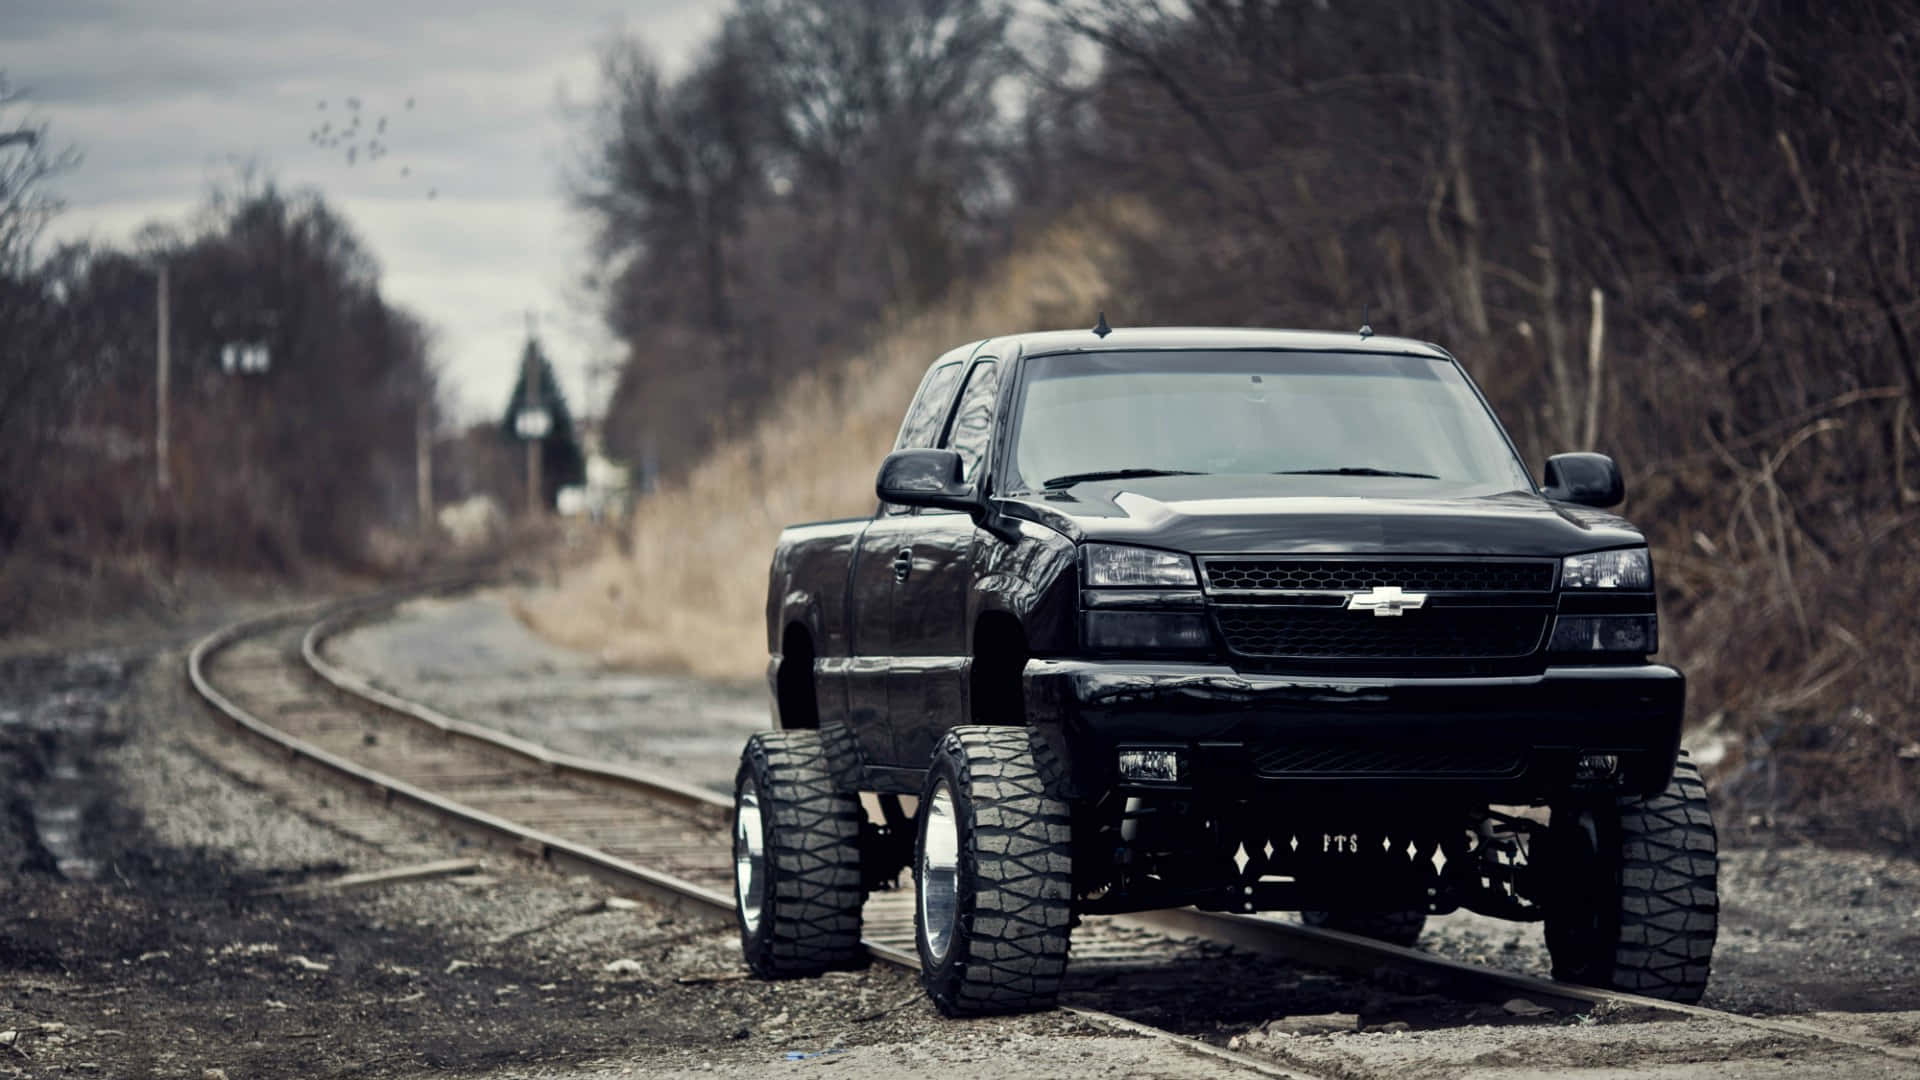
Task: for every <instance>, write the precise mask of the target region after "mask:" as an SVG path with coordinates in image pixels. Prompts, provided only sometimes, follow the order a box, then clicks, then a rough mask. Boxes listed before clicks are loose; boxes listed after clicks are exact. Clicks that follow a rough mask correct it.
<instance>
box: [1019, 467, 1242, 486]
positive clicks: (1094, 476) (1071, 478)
mask: <svg viewBox="0 0 1920 1080" xmlns="http://www.w3.org/2000/svg"><path fill="white" fill-rule="evenodd" d="M1205 475H1206V474H1205V473H1198V472H1194V471H1193V470H1192V469H1102V470H1100V471H1098V472H1076V473H1068V474H1066V475H1065V476H1056V477H1054V478H1053V479H1051V480H1047V481H1044V482H1042V483H1041V485H1040V486H1041V487H1045V488H1063V487H1072V486H1073V485H1075V484H1078V483H1082V482H1084V481H1087V480H1131V479H1133V478H1134V477H1137V476H1205Z"/></svg>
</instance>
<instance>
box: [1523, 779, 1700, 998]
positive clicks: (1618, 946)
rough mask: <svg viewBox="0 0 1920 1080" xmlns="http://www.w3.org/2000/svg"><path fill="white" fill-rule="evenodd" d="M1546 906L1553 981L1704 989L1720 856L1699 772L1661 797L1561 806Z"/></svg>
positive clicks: (1676, 991)
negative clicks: (1551, 883)
mask: <svg viewBox="0 0 1920 1080" xmlns="http://www.w3.org/2000/svg"><path fill="white" fill-rule="evenodd" d="M1549 840H1550V845H1551V846H1550V851H1551V857H1552V862H1551V864H1550V866H1548V867H1545V868H1543V869H1546V870H1547V871H1548V872H1549V873H1550V877H1551V880H1552V881H1553V886H1552V888H1553V892H1552V893H1551V894H1550V897H1549V902H1548V904H1547V905H1546V907H1547V911H1546V938H1547V950H1548V952H1549V954H1550V955H1551V956H1552V957H1553V977H1554V978H1556V979H1562V980H1565V981H1567V982H1576V983H1582V984H1585V985H1588V986H1603V987H1608V988H1610V989H1614V990H1624V991H1627V992H1628V993H1634V994H1644V995H1646V996H1648V997H1656V998H1663V999H1665V1000H1668V1001H1680V1002H1695V1001H1699V1000H1700V995H1701V994H1703V993H1705V992H1706V989H1707V974H1708V968H1709V966H1710V964H1711V962H1712V959H1713V940H1714V935H1715V932H1716V929H1717V926H1718V923H1719V912H1720V896H1719V887H1718V867H1719V860H1718V857H1717V854H1716V847H1715V837H1714V831H1713V815H1712V813H1711V812H1710V811H1709V809H1708V806H1707V788H1706V785H1705V784H1704V783H1702V782H1701V780H1700V770H1699V769H1697V768H1696V767H1695V766H1694V764H1693V762H1691V761H1689V760H1688V759H1687V757H1686V755H1685V754H1684V753H1683V754H1681V755H1680V759H1679V761H1678V762H1677V763H1676V764H1675V765H1674V770H1673V779H1672V781H1670V782H1669V783H1668V784H1667V789H1666V790H1665V791H1663V792H1661V793H1660V794H1658V795H1652V796H1647V797H1633V798H1616V799H1612V800H1606V801H1602V802H1598V803H1592V802H1589V803H1587V804H1584V805H1581V804H1571V805H1568V806H1564V807H1563V806H1556V807H1554V810H1553V817H1552V821H1551V825H1550V832H1549Z"/></svg>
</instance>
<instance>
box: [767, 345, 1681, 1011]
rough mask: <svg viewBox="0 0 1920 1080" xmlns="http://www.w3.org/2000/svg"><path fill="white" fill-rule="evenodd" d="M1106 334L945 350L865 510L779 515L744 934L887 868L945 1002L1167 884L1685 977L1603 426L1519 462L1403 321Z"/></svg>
mask: <svg viewBox="0 0 1920 1080" xmlns="http://www.w3.org/2000/svg"><path fill="white" fill-rule="evenodd" d="M1106 331H1107V328H1106V327H1105V325H1104V323H1103V325H1102V326H1100V327H1098V328H1096V331H1095V332H1084V331H1082V332H1056V333H1036V334H1025V335H1019V336H1014V337H1006V338H997V339H992V340H988V341H982V342H978V343H975V344H972V345H968V346H965V347H963V348H959V349H955V350H953V351H951V352H949V353H947V354H945V355H944V356H941V357H940V358H939V359H938V360H936V361H935V362H934V363H933V365H932V367H931V368H930V369H929V370H928V372H927V374H926V377H925V379H924V380H923V381H922V383H921V385H920V389H919V392H918V394H916V396H915V397H914V400H913V403H912V405H911V406H910V407H909V409H908V410H907V415H906V420H905V422H904V423H903V424H902V425H901V428H900V437H899V441H898V443H897V446H896V449H895V450H894V452H893V453H892V454H890V455H888V457H887V458H886V460H885V462H884V463H883V464H882V465H881V467H880V472H879V478H878V481H877V484H876V490H877V494H878V497H879V500H880V501H879V505H878V506H877V508H876V509H875V511H874V513H873V515H872V516H871V517H868V518H861V519H857V520H848V521H833V522H823V523H820V524H814V525H798V526H794V527H792V528H789V529H787V530H786V531H785V532H784V533H783V534H782V535H781V537H780V541H779V546H778V548H777V550H776V551H775V553H774V558H773V568H772V575H771V580H770V582H769V588H768V593H767V628H768V644H769V647H770V651H771V654H772V661H771V663H770V665H769V678H770V682H771V684H772V688H773V692H774V700H775V715H776V718H777V721H778V725H779V727H780V729H781V730H779V731H776V732H769V733H766V734H761V735H757V736H755V737H754V738H753V739H752V740H751V741H750V742H749V743H748V745H747V747H746V749H745V751H744V753H743V755H742V760H741V766H740V771H739V775H738V781H737V786H736V793H737V794H736V813H735V828H734V853H735V867H736V883H737V891H738V899H739V917H740V929H741V936H742V942H743V946H744V949H745V953H746V958H747V961H748V964H749V965H750V967H751V968H752V970H753V971H754V972H756V973H757V974H759V975H761V976H764V977H784V976H793V975H804V974H811V973H816V972H820V971H824V970H828V969H832V968H838V967H845V966H849V965H854V964H858V963H860V962H861V960H862V955H863V954H862V949H861V946H860V925H861V906H862V902H863V901H864V900H865V898H866V895H867V893H868V891H869V890H872V889H875V888H879V887H883V886H884V885H885V884H886V883H887V882H889V881H891V880H892V879H894V878H896V877H897V876H898V875H899V873H900V872H901V871H902V870H903V869H905V868H907V867H908V866H911V868H912V871H913V881H914V885H915V889H916V900H917V902H916V905H915V907H916V929H917V933H916V937H917V939H918V948H919V952H920V958H921V960H922V961H923V967H924V971H923V975H922V978H923V981H924V983H925V986H926V988H927V990H928V992H929V993H930V994H931V996H932V997H933V999H934V1001H935V1002H936V1003H937V1004H938V1005H939V1007H940V1008H941V1009H942V1010H943V1011H945V1012H947V1013H948V1014H950V1015H969V1014H977V1013H985V1012H1004V1011H1015V1010H1023V1009H1032V1008H1042V1007H1046V1006H1047V1005H1049V1004H1051V1002H1052V1001H1053V999H1054V997H1055V995H1056V994H1057V992H1058V988H1059V985H1060V980H1061V976H1062V973H1063V971H1064V970H1065V967H1066V963H1067V949H1068V938H1069V934H1070V930H1071V927H1072V926H1073V925H1075V923H1076V922H1077V921H1078V919H1079V917H1080V916H1082V915H1087V914H1098V913H1114V912H1125V911H1138V910H1145V909H1151V908H1162V907H1169V906H1177V905H1185V904H1191V905H1196V906H1198V907H1201V908H1205V909H1212V910H1230V911H1299V912H1303V913H1304V917H1305V919H1306V921H1308V922H1309V923H1312V924H1315V925H1320V926H1325V927H1329V928H1333V929H1338V930H1345V931H1348V932H1353V933H1360V934H1365V935H1369V936H1373V937H1377V938H1381V939H1384V940H1387V941H1391V942H1395V943H1399V944H1403V945H1411V944H1412V943H1413V942H1414V941H1415V940H1416V939H1417V938H1418V936H1419V934H1420V932H1421V929H1422V927H1423V924H1424V922H1425V920H1426V917H1427V916H1428V915H1429V914H1434V913H1445V912H1449V911H1453V910H1455V909H1456V908H1461V907H1464V908H1468V909H1471V910H1474V911H1478V912H1482V913H1484V914H1488V915H1493V916H1497V917H1502V918H1508V919H1520V920H1544V922H1545V929H1546V939H1547V944H1548V947H1549V951H1550V952H1551V955H1552V958H1553V965H1554V973H1555V975H1556V977H1559V978H1563V979H1568V980H1575V981H1580V982H1585V983H1591V984H1595V985H1601V986H1610V987H1615V988H1619V989H1623V990H1630V991H1636V992H1639V993H1644V994H1652V995H1655V996H1659V997H1665V998H1671V999H1674V1000H1679V1001H1694V1000H1697V999H1698V998H1699V997H1700V995H1701V992H1702V991H1703V990H1704V988H1705V986H1706V981H1707V970H1708V963H1709V959H1710V957H1711V954H1712V950H1713V941H1714V932H1715V923H1716V913H1717V910H1718V900H1717V892H1716V884H1715V879H1716V858H1715V847H1714V831H1713V823H1712V819H1711V817H1710V816H1709V814H1708V808H1707V801H1706V790H1705V788H1704V787H1703V786H1702V784H1701V781H1700V777H1699V774H1698V772H1697V771H1696V770H1695V769H1694V767H1693V765H1692V764H1691V763H1690V762H1689V761H1687V760H1686V758H1685V755H1683V754H1681V753H1680V751H1679V736H1680V718H1681V705H1682V699H1683V697H1684V692H1685V680H1684V678H1683V677H1682V676H1681V674H1680V673H1679V672H1678V671H1675V670H1674V669H1673V668H1671V667H1667V666H1664V665H1660V664H1656V663H1652V662H1650V661H1649V659H1648V657H1649V654H1652V653H1654V652H1655V651H1656V650H1657V648H1658V644H1659V639H1658V626H1657V622H1656V613H1655V604H1654V591H1653V568H1652V566H1651V564H1650V562H1649V559H1648V554H1647V546H1646V541H1645V539H1644V538H1643V537H1642V535H1641V534H1640V532H1639V531H1638V530H1636V529H1635V528H1634V527H1633V526H1632V525H1630V524H1628V523H1627V522H1626V521H1624V520H1622V519H1621V518H1619V517H1617V516H1614V515H1612V514H1609V513H1606V512H1604V510H1602V509H1600V508H1603V507H1608V506H1613V505H1616V504H1618V503H1619V502H1620V501H1621V499H1622V498H1623V497H1624V491H1623V486H1622V482H1621V478H1620V473H1619V470H1618V469H1617V468H1616V467H1615V465H1614V463H1613V461H1612V460H1611V459H1609V458H1606V457H1603V456H1601V455H1599V454H1591V453H1579V454H1561V455H1559V456H1556V457H1553V458H1551V459H1549V460H1548V461H1547V463H1546V470H1545V478H1544V479H1545V483H1544V485H1540V486H1536V485H1535V483H1534V482H1533V480H1532V478H1531V477H1530V476H1529V475H1528V473H1527V470H1526V468H1525V466H1524V465H1523V464H1522V463H1521V460H1520V456H1519V454H1518V452H1517V451H1516V450H1515V448H1514V445H1513V443H1512V441H1511V440H1510V439H1509V438H1508V436H1507V434H1506V432H1505V430H1504V429H1503V428H1502V427H1501V426H1500V424H1499V422H1498V421H1497V420H1496V419H1495V418H1494V415H1493V413H1492V411H1491V409H1490V408H1489V406H1488V405H1487V403H1486V400H1485V399H1484V398H1483V397H1482V395H1481V394H1480V392H1479V390H1478V389H1477V388H1476V387H1475V385H1474V384H1473V382H1472V380H1470V379H1469V378H1468V377H1467V374H1466V373H1465V372H1464V371H1463V370H1462V369H1461V367H1460V365H1459V363H1458V362H1456V361H1455V359H1454V358H1453V357H1452V356H1450V355H1449V354H1448V353H1447V352H1445V351H1444V350H1442V349H1440V348H1438V347H1436V346H1433V345H1428V344H1424V343H1420V342H1415V341H1408V340H1401V339H1394V338H1385V337H1371V336H1367V335H1366V334H1365V333H1364V332H1363V333H1362V334H1359V335H1354V334H1332V333H1306V332H1297V331H1270V330H1215V329H1136V330H1114V331H1111V332H1106ZM863 794H864V795H865V796H866V799H865V800H864V801H863V798H862V796H863ZM904 797H911V799H910V800H909V799H908V798H904ZM868 807H871V808H872V812H871V813H869V812H868V809H867V808H868Z"/></svg>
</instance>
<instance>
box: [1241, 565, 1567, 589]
mask: <svg viewBox="0 0 1920 1080" xmlns="http://www.w3.org/2000/svg"><path fill="white" fill-rule="evenodd" d="M1206 571H1207V585H1208V586H1209V587H1211V588H1212V589H1214V590H1215V591H1228V590H1234V589H1300V590H1347V589H1354V590H1358V589H1371V588H1374V587H1375V586H1379V585H1398V586H1400V587H1401V588H1402V589H1405V590H1407V591H1408V592H1547V591H1549V590H1551V589H1552V588H1553V572H1554V564H1553V563H1552V562H1549V561H1545V560H1531V559H1465V560H1459V561H1452V560H1425V561H1423V560H1415V559H1208V560H1206Z"/></svg>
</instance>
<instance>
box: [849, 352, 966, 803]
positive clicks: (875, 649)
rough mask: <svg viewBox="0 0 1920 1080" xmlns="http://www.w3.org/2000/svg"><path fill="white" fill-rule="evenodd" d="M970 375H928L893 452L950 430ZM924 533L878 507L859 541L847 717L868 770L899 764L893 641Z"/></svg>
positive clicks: (953, 369)
mask: <svg viewBox="0 0 1920 1080" xmlns="http://www.w3.org/2000/svg"><path fill="white" fill-rule="evenodd" d="M965 370H966V365H965V363H964V362H963V361H959V360H956V361H954V362H953V363H950V364H941V365H940V366H938V367H936V368H934V369H933V370H932V371H929V372H928V373H927V377H926V379H925V380H924V381H923V382H922V383H921V386H920V392H919V393H918V394H916V395H914V399H913V405H912V406H910V407H909V408H908V409H907V418H906V420H905V421H904V422H903V423H902V424H901V425H900V437H899V439H897V440H896V441H895V443H894V449H896V450H905V449H909V448H914V447H921V448H925V447H931V446H933V445H934V444H935V443H936V442H938V441H939V439H940V436H941V433H942V431H943V429H944V427H945V425H946V420H947V412H948V406H949V404H950V403H951V402H952V401H953V392H954V387H955V385H956V384H958V383H959V381H960V375H961V373H962V372H964V371H965ZM918 527H919V524H918V520H917V519H916V518H915V517H914V516H913V515H912V513H911V511H910V508H909V507H905V506H893V505H890V504H885V503H883V504H881V506H880V508H879V509H878V510H877V511H876V512H875V513H874V516H873V521H872V522H870V523H869V524H868V525H867V528H866V531H865V532H863V533H861V535H860V546H859V549H858V550H857V551H856V552H855V554H854V559H853V565H852V566H850V567H849V568H848V571H847V614H848V619H847V626H848V629H849V631H850V632H849V635H848V637H849V647H848V653H849V655H848V657H847V669H846V682H847V714H848V722H849V723H850V724H851V725H852V727H853V730H854V734H855V735H856V736H857V737H858V738H859V740H860V749H861V751H862V752H863V753H864V754H865V755H866V759H867V761H868V762H869V763H871V764H875V765H893V764H897V763H898V757H897V755H896V753H895V743H896V739H895V737H894V730H893V725H892V722H891V721H890V719H889V715H888V713H889V709H888V700H887V694H888V676H889V674H890V673H891V672H892V670H893V666H894V663H895V660H896V657H897V655H898V644H897V642H896V640H895V635H894V620H895V612H896V611H897V609H898V606H899V596H898V594H899V590H900V586H901V585H902V584H903V583H904V582H906V581H908V580H910V578H911V576H912V574H911V570H912V559H913V536H914V531H915V530H916V529H917V528H918Z"/></svg>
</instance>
